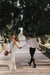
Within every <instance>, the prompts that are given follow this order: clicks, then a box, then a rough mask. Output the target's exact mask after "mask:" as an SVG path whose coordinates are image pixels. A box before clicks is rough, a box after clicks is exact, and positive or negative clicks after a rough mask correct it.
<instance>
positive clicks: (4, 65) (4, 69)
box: [0, 45, 50, 75]
mask: <svg viewBox="0 0 50 75" xmlns="http://www.w3.org/2000/svg"><path fill="white" fill-rule="evenodd" d="M6 48H7V49H8V48H9V45H8V46H7V47H6ZM3 53H4V52H3ZM3 53H2V54H0V75H50V59H49V58H48V57H46V56H45V55H43V54H42V53H41V52H40V51H38V50H36V53H35V59H36V63H37V67H36V68H35V69H34V68H32V66H28V64H27V63H28V61H29V59H30V55H29V50H28V49H26V48H25V49H23V50H20V52H19V51H17V53H16V66H17V69H16V71H10V70H9V69H8V65H9V64H10V63H9V62H10V56H7V57H6V56H4V54H3Z"/></svg>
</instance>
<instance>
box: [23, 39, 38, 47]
mask: <svg viewBox="0 0 50 75" xmlns="http://www.w3.org/2000/svg"><path fill="white" fill-rule="evenodd" d="M28 45H29V47H31V48H38V42H37V41H36V39H35V38H30V39H29V40H28V42H27V43H26V44H25V45H24V47H27V46H28Z"/></svg>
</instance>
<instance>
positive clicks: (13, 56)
mask: <svg viewBox="0 0 50 75" xmlns="http://www.w3.org/2000/svg"><path fill="white" fill-rule="evenodd" d="M12 46H13V41H11V43H10V49H12V50H11V53H10V67H9V68H10V70H12V69H13V62H14V63H15V53H16V51H17V49H18V48H17V46H16V45H14V47H13V48H12ZM14 69H16V65H14Z"/></svg>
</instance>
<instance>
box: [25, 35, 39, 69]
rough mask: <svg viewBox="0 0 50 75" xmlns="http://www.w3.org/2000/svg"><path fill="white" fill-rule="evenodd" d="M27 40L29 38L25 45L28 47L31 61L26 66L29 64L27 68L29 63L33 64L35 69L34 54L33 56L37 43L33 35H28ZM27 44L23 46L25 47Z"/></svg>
mask: <svg viewBox="0 0 50 75" xmlns="http://www.w3.org/2000/svg"><path fill="white" fill-rule="evenodd" d="M28 38H29V40H28V42H27V44H28V45H29V50H30V55H31V59H30V62H29V63H28V64H29V66H31V63H32V62H33V68H36V62H35V59H34V54H35V50H36V48H37V47H38V43H37V41H36V39H35V38H33V35H29V36H28ZM27 44H26V45H25V46H27Z"/></svg>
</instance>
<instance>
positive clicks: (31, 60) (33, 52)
mask: <svg viewBox="0 0 50 75" xmlns="http://www.w3.org/2000/svg"><path fill="white" fill-rule="evenodd" d="M35 50H36V48H30V55H31V59H30V64H31V63H32V62H33V64H35V59H34V58H33V56H34V54H35Z"/></svg>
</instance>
